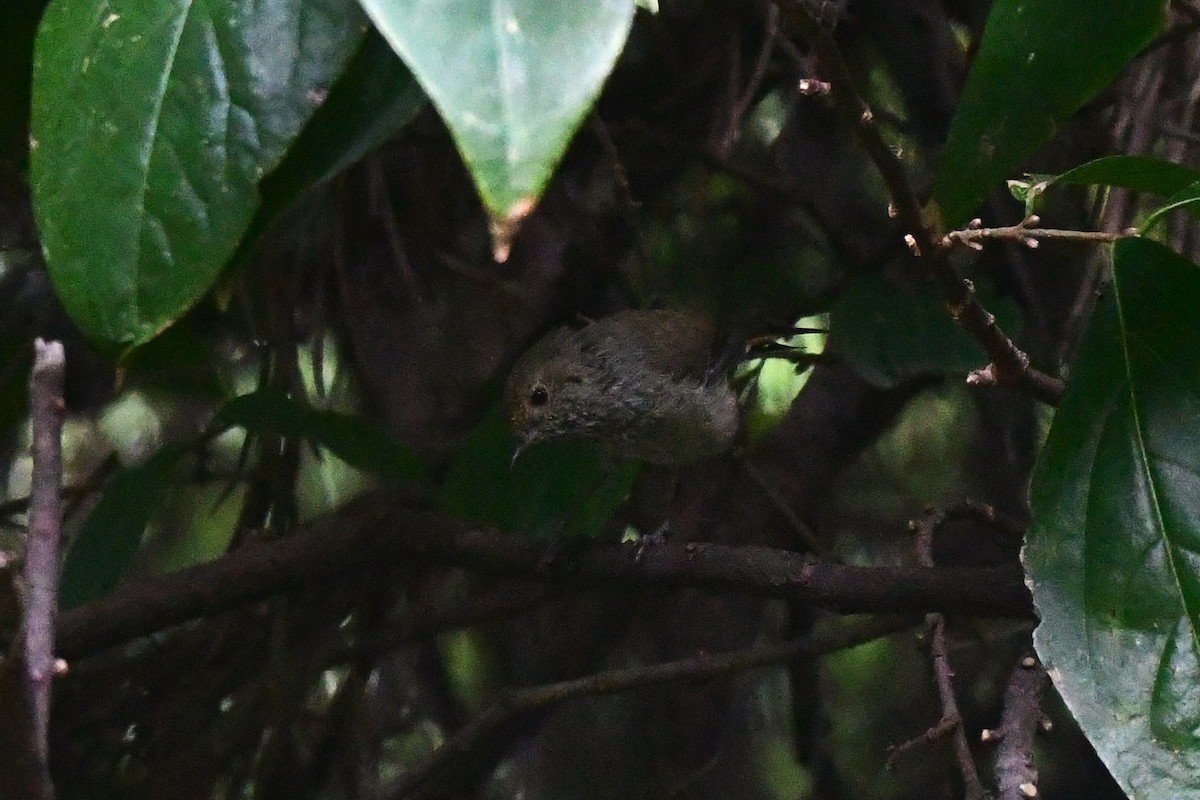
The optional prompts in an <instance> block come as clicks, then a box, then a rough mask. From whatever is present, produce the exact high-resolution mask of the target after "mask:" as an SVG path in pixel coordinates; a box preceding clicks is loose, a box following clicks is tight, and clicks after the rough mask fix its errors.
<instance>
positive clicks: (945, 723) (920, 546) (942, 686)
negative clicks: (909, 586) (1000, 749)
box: [913, 509, 988, 800]
mask: <svg viewBox="0 0 1200 800" xmlns="http://www.w3.org/2000/svg"><path fill="white" fill-rule="evenodd" d="M945 521H946V513H945V512H944V511H941V510H939V509H930V510H929V511H927V512H926V513H925V514H924V515H923V516H922V517H921V519H920V520H917V521H916V523H915V525H914V529H913V533H914V534H915V536H916V551H917V561H918V563H920V564H921V566H924V567H932V566H934V564H933V534H934V531H936V530H937V529H938V527H940V526H941V525H942V523H944V522H945ZM928 620H929V624H930V627H931V628H932V629H933V636H932V638H931V640H930V643H929V652H930V656H931V658H932V660H933V674H934V677H935V678H936V680H937V689H938V697H939V698H940V699H941V702H942V718H941V720H940V721H939V722H938V724H937V725H936V726H935V728H939V727H941V728H950V729H952V732H951V733H950V735H951V741H952V742H953V744H954V756H955V760H956V761H957V762H958V770H959V772H960V773H961V774H962V779H963V792H964V794H965V797H966V800H985V798H987V797H988V793H987V792H986V791H984V788H983V784H982V783H981V782H980V781H979V771H978V770H977V769H976V768H975V758H974V757H973V756H972V755H971V747H970V745H969V744H968V743H967V735H966V733H965V732H964V730H963V722H962V714H960V713H959V711H958V698H957V697H956V696H955V694H954V669H953V667H951V666H950V656H949V654H948V649H947V647H946V617H945V615H943V614H930V615H929V617H928Z"/></svg>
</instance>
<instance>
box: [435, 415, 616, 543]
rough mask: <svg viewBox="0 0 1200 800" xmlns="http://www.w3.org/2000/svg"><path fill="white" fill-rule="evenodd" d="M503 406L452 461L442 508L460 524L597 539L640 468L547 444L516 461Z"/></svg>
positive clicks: (587, 449) (569, 445) (584, 447)
mask: <svg viewBox="0 0 1200 800" xmlns="http://www.w3.org/2000/svg"><path fill="white" fill-rule="evenodd" d="M514 449H515V442H514V441H513V438H512V436H511V435H510V433H509V429H508V422H507V421H506V420H505V419H504V415H503V410H502V408H500V407H499V406H497V407H496V408H493V409H492V410H491V411H490V412H489V413H488V414H487V416H486V417H485V418H484V419H483V420H482V421H481V422H480V423H479V425H477V426H476V428H475V430H473V431H472V432H471V434H470V436H468V437H467V440H466V441H465V442H464V443H463V445H462V447H460V448H459V450H458V452H456V453H455V455H454V460H453V461H452V462H451V463H450V469H449V471H448V472H447V474H446V479H445V481H444V483H443V484H442V487H441V490H440V492H439V504H440V506H441V507H442V508H443V509H444V510H446V511H448V512H450V513H451V514H454V515H455V516H458V517H461V518H463V519H468V520H471V521H473V522H480V523H484V524H488V525H496V526H498V527H500V528H504V529H506V530H511V531H520V532H524V533H530V534H532V535H535V536H557V535H559V534H570V535H582V536H594V535H596V534H597V533H599V532H600V530H601V528H602V527H603V526H604V523H605V522H607V521H608V519H609V517H611V516H612V513H613V512H614V511H615V510H616V508H617V506H619V505H620V504H621V502H622V501H623V500H624V499H625V497H626V496H627V495H628V494H629V491H630V488H631V487H632V486H633V480H634V478H636V477H637V468H636V467H634V466H631V465H621V466H617V465H612V464H606V463H604V461H603V459H602V458H601V457H600V454H599V452H598V451H597V449H596V448H595V446H593V445H591V444H588V443H587V442H547V443H544V444H540V445H537V446H536V447H533V448H531V449H530V450H529V451H528V452H526V453H522V454H521V457H520V458H518V459H517V461H516V462H515V463H513V461H512V457H513V451H514Z"/></svg>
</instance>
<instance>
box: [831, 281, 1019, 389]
mask: <svg viewBox="0 0 1200 800" xmlns="http://www.w3.org/2000/svg"><path fill="white" fill-rule="evenodd" d="M978 291H979V292H980V294H981V300H982V301H983V303H984V305H985V306H987V308H988V309H989V310H990V311H991V312H992V313H993V314H995V315H996V317H997V318H998V320H999V322H1000V325H1001V327H1003V328H1004V330H1005V331H1007V332H1008V333H1009V335H1012V334H1014V333H1015V332H1016V329H1017V328H1018V326H1019V322H1020V312H1019V311H1018V309H1017V306H1016V303H1014V302H1013V301H1012V300H1011V299H1010V298H1005V299H1003V300H998V299H996V298H994V297H992V296H990V294H988V293H987V292H986V291H985V290H984V287H983V286H979V287H978ZM828 349H829V350H830V351H832V352H834V353H838V354H839V355H841V356H842V357H843V358H845V359H846V361H847V362H848V363H849V364H850V365H851V366H852V367H854V369H855V370H856V371H857V372H858V374H859V375H861V376H862V377H863V378H865V379H866V380H868V381H870V382H871V383H873V384H875V385H877V386H895V385H896V384H897V383H899V382H900V381H903V380H905V379H907V378H911V377H914V376H916V375H927V374H930V373H934V374H938V373H942V374H948V375H961V374H965V373H967V372H970V371H971V370H974V369H980V368H982V367H985V366H987V363H988V358H987V356H986V355H985V354H984V352H983V351H982V350H981V349H980V348H979V345H978V344H977V343H976V342H975V340H974V339H972V338H971V336H970V335H969V334H968V333H967V332H966V331H964V330H963V329H962V328H960V327H959V326H957V325H955V324H954V321H953V320H952V319H951V318H950V315H949V314H947V313H946V307H945V304H944V303H943V301H942V300H941V297H940V295H939V294H938V293H937V291H936V290H935V289H934V287H932V286H930V285H922V286H920V287H913V286H899V285H897V284H896V283H895V282H894V281H892V280H891V279H890V278H888V277H887V276H886V275H884V274H883V273H881V272H871V273H867V274H864V275H860V276H857V277H855V278H853V279H852V280H851V281H850V283H849V285H848V286H847V287H846V288H845V290H843V292H842V294H841V296H840V297H839V298H838V301H837V303H836V304H835V305H834V307H833V311H832V312H831V323H830V326H829V344H828Z"/></svg>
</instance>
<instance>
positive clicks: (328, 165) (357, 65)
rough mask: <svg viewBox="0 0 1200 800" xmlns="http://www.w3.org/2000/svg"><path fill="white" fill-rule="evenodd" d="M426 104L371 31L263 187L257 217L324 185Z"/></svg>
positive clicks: (410, 77)
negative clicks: (321, 183)
mask: <svg viewBox="0 0 1200 800" xmlns="http://www.w3.org/2000/svg"><path fill="white" fill-rule="evenodd" d="M426 102H428V98H426V97H425V93H424V92H423V91H421V87H420V86H419V85H417V81H416V79H415V78H414V77H413V74H412V72H410V71H409V70H408V68H407V67H406V66H404V62H403V61H401V60H400V59H399V57H397V56H396V54H395V53H394V52H392V49H391V47H389V46H388V44H387V42H385V41H384V40H383V39H382V38H381V37H380V36H379V34H378V33H376V32H375V31H371V32H370V33H369V34H368V35H367V37H366V39H365V40H364V41H363V43H362V45H361V46H360V47H359V50H358V52H357V53H356V54H355V56H354V58H353V60H351V61H350V63H349V65H347V67H346V71H345V73H344V74H343V75H342V77H341V78H339V79H338V82H337V83H336V84H335V85H334V87H333V89H332V91H330V93H329V98H328V99H327V100H326V101H325V103H324V104H323V105H322V106H321V107H320V108H319V109H317V112H316V113H315V114H313V117H312V119H311V120H309V123H308V125H306V126H305V128H304V130H303V131H302V132H301V133H300V135H299V136H298V137H297V138H296V141H295V143H294V144H293V145H292V147H291V149H289V150H288V153H287V156H286V157H285V158H284V159H283V161H282V162H281V163H280V165H279V167H278V168H277V169H276V170H275V172H273V173H271V174H270V175H269V176H267V178H266V179H265V180H264V181H263V186H262V192H263V208H262V209H261V211H260V217H261V216H264V215H266V216H269V215H270V214H271V213H273V212H275V211H278V210H279V209H281V208H282V207H283V206H285V205H287V204H288V203H290V202H291V201H292V200H294V199H295V198H296V196H297V195H299V194H300V193H301V192H303V191H304V190H305V189H307V188H308V187H310V186H312V185H313V184H316V183H320V182H321V181H324V180H328V179H329V178H332V177H333V176H335V175H337V174H338V173H339V172H341V171H342V170H344V169H346V168H347V167H349V166H350V165H352V164H354V162H356V161H358V160H359V159H361V158H362V157H363V156H366V155H367V154H369V153H370V152H371V151H373V150H375V149H376V148H378V147H379V146H380V145H382V144H383V143H384V142H386V141H387V140H388V139H390V138H392V137H393V136H395V135H396V133H397V132H398V131H399V130H400V129H401V128H403V127H404V126H405V125H406V124H407V123H408V122H409V121H410V120H412V118H413V117H414V116H416V114H417V112H418V111H420V110H421V109H422V108H424V106H425V104H426Z"/></svg>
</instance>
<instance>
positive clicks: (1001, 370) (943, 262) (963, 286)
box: [777, 0, 1064, 405]
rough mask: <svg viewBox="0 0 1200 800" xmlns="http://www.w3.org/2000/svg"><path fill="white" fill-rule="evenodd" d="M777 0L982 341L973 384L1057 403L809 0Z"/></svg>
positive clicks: (1053, 383)
mask: <svg viewBox="0 0 1200 800" xmlns="http://www.w3.org/2000/svg"><path fill="white" fill-rule="evenodd" d="M777 2H778V3H780V5H781V8H782V10H783V11H785V12H786V13H787V14H788V18H789V19H790V20H791V22H792V23H793V24H794V25H795V26H796V27H797V28H798V29H799V30H800V32H801V34H803V35H804V37H805V38H806V39H807V40H808V41H809V44H810V45H811V46H812V48H813V51H814V53H815V54H816V59H817V64H818V66H819V68H820V69H821V71H822V73H823V74H822V76H821V77H822V78H823V79H825V80H827V81H828V82H829V84H830V86H831V91H830V96H831V97H832V99H833V102H834V105H835V106H836V108H837V109H838V111H839V112H840V113H841V114H842V116H843V117H844V118H845V119H846V120H847V122H849V123H850V124H851V125H852V126H853V128H854V130H855V132H856V134H857V135H858V139H859V142H860V143H861V144H862V146H863V148H864V149H865V150H866V151H867V154H868V156H869V157H870V158H871V160H872V161H873V162H874V163H875V168H876V169H877V170H878V171H879V174H880V176H881V177H882V178H883V181H884V183H885V184H886V185H887V188H888V192H889V193H890V195H891V198H892V208H893V209H894V210H895V213H896V217H897V218H898V219H899V221H900V224H901V226H902V228H903V230H904V231H905V241H906V242H907V243H908V245H909V249H910V250H912V252H913V254H914V255H916V256H917V257H918V258H920V259H921V261H922V262H923V263H924V265H925V267H926V269H928V271H929V273H930V274H931V275H932V276H933V278H934V280H935V282H936V283H937V284H938V286H939V288H940V289H941V292H942V296H943V298H944V299H945V302H946V307H947V310H948V311H949V312H950V316H951V317H953V319H954V321H955V322H957V323H958V324H959V325H961V326H962V327H963V329H964V330H966V331H967V332H968V333H969V334H971V336H973V337H974V338H975V340H976V341H977V342H979V344H980V346H981V347H982V348H983V351H984V352H985V353H986V354H987V356H988V358H989V359H991V362H992V363H991V365H990V369H989V370H988V371H987V372H981V373H980V375H979V376H978V377H977V380H976V381H975V384H976V385H982V384H983V383H985V382H986V381H990V382H992V383H995V384H996V385H1000V386H1014V387H1016V388H1019V389H1021V390H1022V391H1025V392H1028V393H1029V394H1030V395H1031V396H1033V397H1035V398H1037V399H1038V400H1041V401H1042V402H1044V403H1048V404H1050V405H1056V404H1057V403H1058V401H1059V400H1060V399H1061V398H1062V394H1063V388H1064V387H1063V382H1062V381H1061V380H1060V379H1058V378H1055V377H1053V376H1051V375H1047V374H1045V373H1043V372H1040V371H1039V370H1037V369H1034V368H1033V367H1032V366H1030V363H1029V356H1027V355H1026V354H1025V353H1024V352H1023V351H1022V350H1021V349H1020V348H1019V347H1017V346H1016V344H1014V343H1013V341H1012V340H1011V339H1010V338H1008V336H1007V335H1006V334H1005V333H1004V331H1003V330H1002V329H1001V328H1000V326H999V325H998V324H997V323H996V318H995V316H993V315H992V314H990V313H989V312H988V310H987V309H986V308H984V307H983V304H982V303H980V302H979V298H978V296H977V295H976V293H975V287H974V285H973V284H972V283H971V282H970V281H967V280H965V279H963V277H962V276H961V275H959V274H958V270H956V269H955V268H954V266H953V265H952V264H951V263H950V259H949V258H948V252H947V246H946V245H945V244H944V243H943V242H942V240H941V239H940V238H938V237H936V236H934V233H933V229H932V227H931V226H929V225H927V224H926V222H925V217H924V212H923V210H922V208H921V201H920V199H919V198H918V197H917V193H916V191H915V190H914V189H913V186H912V183H911V182H910V181H909V178H908V174H907V172H906V171H905V169H904V165H903V164H902V163H901V162H900V159H899V158H898V157H897V156H896V154H895V153H894V152H892V149H891V148H890V147H888V144H887V142H885V141H884V139H883V136H882V134H880V132H879V127H878V125H877V124H876V119H875V114H874V112H872V111H871V108H870V106H868V105H867V103H866V101H865V100H864V99H863V98H862V95H861V94H859V92H858V89H857V88H856V86H855V84H854V80H853V78H852V77H851V75H850V69H849V67H848V66H847V65H846V62H845V60H844V59H843V58H842V54H841V51H840V50H839V49H838V46H837V43H836V42H834V40H833V37H832V36H831V35H830V34H829V32H828V31H827V30H826V29H825V27H824V26H823V25H822V24H821V23H820V22H819V21H818V20H817V18H816V17H814V16H813V14H812V12H811V11H810V10H809V9H808V6H807V5H806V2H805V0H777Z"/></svg>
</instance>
